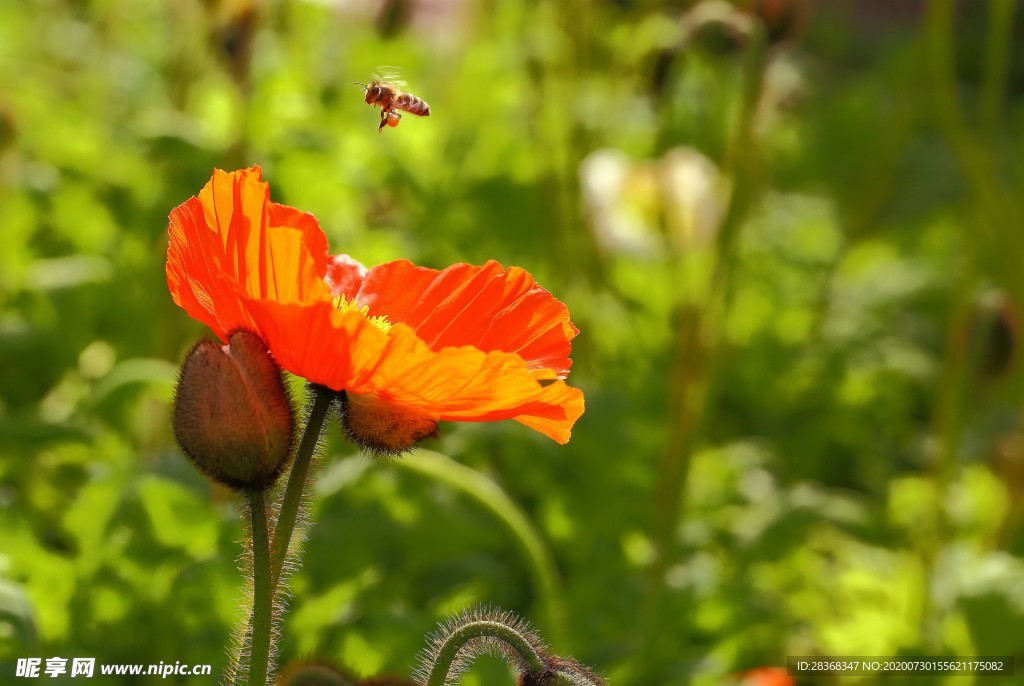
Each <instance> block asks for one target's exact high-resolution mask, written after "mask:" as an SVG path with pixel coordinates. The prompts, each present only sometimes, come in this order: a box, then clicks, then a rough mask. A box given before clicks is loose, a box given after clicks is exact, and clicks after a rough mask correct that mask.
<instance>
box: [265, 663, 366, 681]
mask: <svg viewBox="0 0 1024 686" xmlns="http://www.w3.org/2000/svg"><path fill="white" fill-rule="evenodd" d="M358 683H359V681H358V680H357V679H356V678H355V677H354V676H352V675H351V674H348V673H346V672H345V671H343V670H341V669H338V668H337V667H334V666H333V665H329V664H325V663H322V662H295V663H292V664H290V665H288V666H287V667H285V668H284V671H283V672H282V673H281V676H280V678H279V679H278V681H277V686H357V684H358Z"/></svg>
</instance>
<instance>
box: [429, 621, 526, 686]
mask: <svg viewBox="0 0 1024 686" xmlns="http://www.w3.org/2000/svg"><path fill="white" fill-rule="evenodd" d="M478 638H489V639H494V640H497V641H500V642H502V643H504V644H505V645H506V646H508V648H510V649H511V650H513V651H515V652H516V654H518V655H519V656H520V657H521V658H522V659H523V665H524V666H525V667H526V671H528V672H531V673H534V674H537V673H543V672H544V670H545V669H546V666H545V664H544V660H543V659H542V658H541V656H540V655H539V654H538V653H537V651H536V650H534V648H533V646H532V645H530V642H529V641H527V640H526V639H525V638H523V637H522V636H521V635H520V634H519V633H518V632H517V631H516V630H515V629H514V628H513V627H510V626H506V625H504V624H502V623H501V622H498V621H494V620H490V619H481V620H477V621H475V622H467V623H466V624H463V625H462V626H460V627H458V628H457V629H455V630H454V631H453V632H452V633H451V634H450V635H449V636H447V637H446V638H445V640H444V645H442V646H441V647H440V648H438V649H437V653H436V655H435V657H434V664H433V665H431V667H430V673H429V674H428V675H427V683H426V686H445V684H446V683H448V673H449V672H450V671H451V668H452V664H453V663H455V662H456V659H457V658H458V654H459V651H460V650H462V648H464V647H465V646H466V644H467V643H469V642H470V641H474V640H476V639H478Z"/></svg>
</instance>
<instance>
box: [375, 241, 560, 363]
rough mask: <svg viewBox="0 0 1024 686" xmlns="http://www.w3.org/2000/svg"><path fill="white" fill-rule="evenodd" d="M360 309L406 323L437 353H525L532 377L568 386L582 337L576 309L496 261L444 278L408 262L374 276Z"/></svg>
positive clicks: (459, 268) (454, 270)
mask: <svg viewBox="0 0 1024 686" xmlns="http://www.w3.org/2000/svg"><path fill="white" fill-rule="evenodd" d="M356 301H357V302H358V303H359V304H360V305H367V306H369V308H370V314H371V315H378V314H386V315H387V317H388V319H389V321H391V322H392V323H398V322H403V323H405V324H408V325H409V326H411V327H412V328H413V329H414V330H415V331H416V334H417V335H418V336H419V337H420V338H422V339H423V340H424V341H425V342H426V343H427V344H428V345H429V346H430V347H431V348H433V349H434V350H440V349H441V348H445V347H449V346H462V345H473V346H475V347H477V348H479V349H481V350H486V351H492V350H502V351H505V352H514V353H518V354H519V355H520V356H521V357H522V358H523V359H524V360H525V361H526V363H527V365H528V366H529V367H530V368H531V369H538V370H539V369H548V370H553V371H554V372H555V375H556V376H557V377H558V378H565V377H566V376H567V375H568V373H569V367H570V366H571V365H572V361H571V360H570V359H569V353H570V351H571V347H572V346H571V344H570V342H571V341H572V339H573V338H574V337H575V336H576V334H577V333H579V330H578V329H577V328H576V327H575V326H573V325H572V323H571V322H570V321H569V310H568V308H567V307H566V306H565V305H564V304H563V303H561V302H559V301H558V300H556V299H555V298H554V297H553V296H552V295H551V294H550V293H549V292H548V291H546V290H545V289H543V288H541V287H540V286H539V285H538V284H537V283H536V281H534V280H533V277H532V276H530V274H529V273H528V272H526V271H525V270H523V269H520V268H518V267H510V268H508V269H506V268H504V267H502V266H501V265H500V264H498V263H497V262H494V261H490V262H488V263H487V264H485V265H483V266H481V267H477V266H473V265H468V264H456V265H453V266H451V267H448V268H447V269H445V270H443V271H437V270H435V269H428V268H426V267H417V266H415V265H413V264H412V263H411V262H408V261H406V260H397V261H395V262H388V263H386V264H382V265H378V266H376V267H373V268H371V269H370V270H369V272H368V273H367V274H366V278H365V279H364V281H363V284H362V287H361V288H360V290H359V294H358V296H357V297H356Z"/></svg>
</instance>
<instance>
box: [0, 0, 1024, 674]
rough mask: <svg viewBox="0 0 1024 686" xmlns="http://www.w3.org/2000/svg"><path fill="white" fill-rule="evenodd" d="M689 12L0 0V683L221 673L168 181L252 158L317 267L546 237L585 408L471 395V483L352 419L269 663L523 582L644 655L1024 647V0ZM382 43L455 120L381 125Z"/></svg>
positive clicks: (380, 656) (602, 0)
mask: <svg viewBox="0 0 1024 686" xmlns="http://www.w3.org/2000/svg"><path fill="white" fill-rule="evenodd" d="M691 4H692V3H680V2H639V1H629V2H627V1H618V2H612V1H611V0H592V1H589V2H588V1H584V0H571V1H567V2H561V1H555V0H538V1H537V2H517V1H513V0H500V1H497V2H492V3H440V4H437V3H420V2H415V1H413V0H408V1H403V0H386V1H383V2H380V3H376V4H374V3H344V2H312V1H297V2H290V3H274V2H257V3H253V6H254V14H252V15H251V16H250V15H247V14H246V13H245V10H246V8H247V7H249V6H250V3H248V2H245V1H244V0H239V1H238V2H228V1H227V0H205V1H200V0H182V1H180V2H165V3H160V2H130V1H128V0H103V1H100V0H96V1H93V2H78V3H72V2H65V1H63V0H43V1H41V2H32V3H25V2H2V3H0V83H3V84H4V86H3V88H2V89H0V245H2V249H0V504H2V507H0V531H2V532H3V533H2V535H0V681H5V682H6V680H8V679H9V678H10V675H12V674H13V664H14V661H15V660H16V659H17V658H19V657H26V656H37V657H44V658H45V657H50V656H68V657H70V656H79V657H88V656H95V657H97V660H98V662H100V663H107V664H111V663H132V664H143V663H145V664H148V663H158V662H160V661H163V662H170V663H173V662H174V661H176V660H180V661H182V662H189V663H195V664H206V663H209V664H211V665H213V671H214V673H215V674H217V673H218V672H220V671H221V670H222V669H223V667H224V665H225V663H226V662H227V660H228V654H227V641H228V636H229V633H230V629H231V627H232V626H233V625H234V624H236V623H237V622H238V621H239V620H240V618H241V616H242V612H243V606H244V602H243V600H244V599H243V595H242V592H241V591H239V590H238V578H239V576H238V570H237V558H238V556H239V555H240V553H241V546H240V544H239V541H240V540H241V538H242V527H241V524H240V523H239V517H238V512H237V511H236V510H235V509H234V507H233V505H232V500H231V497H230V496H229V494H227V493H226V492H224V491H222V490H221V489H219V488H216V487H212V486H211V485H209V484H208V483H206V482H205V481H203V480H202V478H201V477H200V476H199V475H198V474H195V473H193V471H192V470H191V468H190V467H189V466H188V465H187V463H186V462H185V460H184V458H183V457H182V456H181V454H180V452H179V449H178V448H177V446H176V445H175V444H174V440H173V437H172V434H171V431H170V423H169V413H170V408H169V403H170V394H171V389H172V388H173V384H174V379H175V375H176V370H177V366H178V363H179V362H180V359H181V356H182V355H183V354H184V353H185V351H186V350H188V349H189V348H190V347H191V346H192V345H193V344H194V342H195V341H196V340H197V339H198V338H199V337H200V336H202V335H208V332H205V331H203V329H202V327H201V326H200V325H198V324H197V323H195V322H193V321H191V320H190V319H189V318H188V317H187V316H186V315H185V314H184V313H183V312H182V311H180V310H179V309H178V308H177V307H175V305H174V304H173V302H172V301H171V299H170V297H169V295H168V291H167V288H166V284H165V278H164V271H163V269H164V266H163V263H164V257H165V249H166V241H167V238H166V227H167V214H168V212H169V211H170V210H171V208H172V207H174V206H175V205H177V204H178V203H180V202H182V201H184V200H185V199H186V198H187V197H189V196H191V195H193V194H195V193H196V192H198V190H199V189H200V188H201V187H202V185H203V184H204V183H205V182H206V180H207V179H208V178H209V174H210V170H211V169H212V168H213V167H214V166H218V167H221V168H226V169H234V168H239V167H242V166H247V165H250V164H259V165H262V166H263V167H264V170H265V177H266V178H267V179H268V180H269V182H270V184H271V187H272V192H273V194H274V200H276V201H278V202H283V203H287V204H289V205H293V206H295V207H299V208H301V209H303V210H306V211H310V212H312V213H314V214H315V215H316V216H317V217H318V219H319V221H320V223H321V225H322V226H323V228H324V230H325V232H326V233H327V235H328V237H329V239H330V241H331V246H332V251H333V252H345V253H348V254H351V255H353V256H354V257H356V258H357V259H359V260H360V261H362V262H364V263H366V264H374V263H378V262H382V261H385V260H390V259H395V258H409V259H412V260H414V261H416V262H418V263H422V264H427V265H430V266H435V267H443V266H445V265H447V264H450V263H453V262H459V261H466V262H474V263H481V262H483V261H485V260H487V259H492V258H493V259H497V260H499V261H501V262H502V263H504V264H516V265H520V266H523V267H525V268H527V269H528V270H529V271H530V272H531V273H532V274H534V276H535V277H536V278H537V279H538V280H539V281H540V283H542V284H544V286H545V287H547V288H548V289H549V290H551V291H552V292H553V293H554V294H555V295H556V296H557V297H558V298H559V299H561V300H563V301H564V302H566V303H567V304H568V305H569V307H570V310H571V311H572V313H573V318H574V322H575V323H576V325H577V326H578V327H579V328H580V330H581V332H582V333H581V335H580V337H579V338H578V339H577V340H576V342H575V345H574V355H573V359H574V363H575V364H574V368H573V374H572V375H571V377H570V383H572V384H574V385H577V386H579V387H580V388H582V389H584V391H585V393H586V398H587V412H586V414H585V415H584V416H583V418H582V419H581V420H580V421H579V423H578V424H577V425H576V428H575V430H574V435H573V439H572V441H571V442H570V443H569V445H568V446H565V447H559V446H557V445H555V444H554V443H552V442H550V441H548V440H546V439H544V438H543V437H540V436H538V435H536V434H534V433H533V432H531V431H529V430H528V429H525V428H524V427H521V426H519V425H517V424H514V423H512V422H506V423H499V424H488V425H457V426H455V425H443V426H442V430H441V439H440V440H439V441H436V442H431V443H430V444H429V445H428V446H427V447H428V448H429V449H430V450H435V451H440V452H443V453H445V454H446V455H448V456H450V457H451V458H453V459H455V460H457V461H458V462H459V463H461V464H462V465H464V466H466V467H468V468H471V469H472V470H475V473H474V474H473V476H472V477H469V476H466V474H465V473H464V472H458V471H456V470H452V471H451V474H449V475H446V474H445V473H444V471H443V469H442V468H438V469H441V471H440V472H438V469H433V468H432V466H433V467H436V466H437V465H438V464H443V460H444V459H446V458H443V457H441V456H436V455H432V454H430V453H427V452H426V451H423V453H422V454H421V455H422V456H423V457H424V463H423V465H420V467H419V468H418V467H417V466H416V464H415V462H416V460H417V459H419V457H420V456H418V455H417V454H415V453H414V454H413V455H411V456H409V457H407V458H405V460H407V461H408V465H406V466H408V467H409V468H408V469H403V468H399V467H397V466H396V465H392V464H379V463H375V462H370V461H369V460H367V459H366V458H364V457H360V456H356V455H354V454H353V452H354V451H353V449H352V448H351V447H350V446H349V445H347V444H345V443H344V442H343V440H342V439H341V435H340V432H339V431H338V430H337V428H334V429H332V431H331V433H330V436H329V438H328V441H327V443H326V448H325V450H324V454H323V458H322V464H321V466H320V480H319V483H318V486H317V499H316V501H315V504H314V506H313V510H312V518H313V520H314V522H315V523H316V524H315V526H314V527H313V528H312V529H311V530H310V534H309V540H308V542H307V544H306V555H305V557H304V562H303V566H302V568H301V569H300V570H298V572H297V573H296V574H295V576H294V578H293V582H292V584H291V589H292V591H293V592H294V597H293V598H292V599H291V601H290V608H289V611H288V612H287V613H286V615H285V622H284V626H283V639H282V656H281V657H282V659H281V663H282V664H283V663H286V662H291V661H294V660H297V659H300V658H320V659H323V660H326V661H328V662H331V663H335V662H336V663H338V664H342V665H345V666H346V668H350V669H352V670H353V671H354V672H355V673H357V674H360V675H369V674H373V673H377V672H378V671H383V672H390V673H396V674H407V673H408V671H409V667H410V663H411V661H412V660H413V656H414V655H415V654H416V653H417V651H418V650H419V649H420V647H421V646H422V641H423V636H424V635H425V634H427V633H428V632H429V631H430V630H431V629H432V627H434V626H435V624H436V623H437V621H438V620H439V619H441V618H443V617H444V616H445V615H449V614H452V613H455V612H458V611H460V610H461V609H463V608H464V607H467V606H470V605H474V604H478V603H494V604H496V605H500V606H502V607H506V608H509V609H512V610H514V611H515V612H516V613H518V614H520V615H522V616H524V617H528V618H530V619H531V620H533V621H535V622H536V623H537V624H538V627H539V630H540V633H541V634H542V635H544V636H545V637H546V639H547V640H548V641H549V642H550V643H551V646H552V649H553V650H554V651H555V652H556V653H557V654H559V655H568V654H572V655H573V656H575V657H576V658H577V659H579V660H580V661H581V662H583V663H586V664H588V665H593V666H595V668H597V669H598V670H600V671H601V672H602V673H603V674H605V675H606V676H607V677H608V681H609V683H613V684H616V685H617V686H628V685H629V684H637V685H643V686H648V685H650V684H681V683H693V684H720V683H723V682H724V681H725V680H726V679H727V678H728V676H729V675H732V674H736V673H738V672H742V671H744V670H746V669H749V668H752V667H755V666H758V665H780V664H784V662H785V658H786V656H787V655H796V654H803V655H813V654H824V655H858V654H860V655H869V654H872V655H922V654H923V655H929V654H932V655H937V654H952V655H997V654H1001V655H1007V654H1013V655H1016V656H1017V660H1018V669H1020V668H1021V656H1022V655H1024V589H1022V586H1021V579H1022V578H1024V561H1022V558H1021V555H1022V551H1024V533H1022V531H1021V527H1020V523H1021V521H1022V519H1024V425H1022V414H1021V412H1022V409H1024V408H1022V400H1024V375H1022V373H1021V365H1020V364H1019V357H1020V351H1019V350H1018V347H1019V337H1020V330H1019V326H1020V318H1021V316H1022V315H1021V307H1022V303H1024V269H1022V268H1021V266H1022V265H1021V260H1022V259H1024V241H1022V239H1021V235H1022V234H1021V232H1020V226H1021V219H1022V217H1024V205H1022V203H1021V200H1020V197H1019V195H1020V194H1019V193H1018V192H1017V191H1018V190H1019V189H1020V188H1021V183H1022V181H1024V168H1022V167H1021V163H1020V160H1021V159H1024V155H1022V152H1024V149H1022V146H1024V136H1021V135H1020V133H1021V122H1022V121H1024V119H1022V117H1024V102H1022V101H1021V100H1020V98H1019V95H1018V94H1019V92H1020V89H1019V88H1016V87H1013V85H1014V84H1017V85H1019V84H1020V82H1021V78H1022V74H1024V72H1022V71H1021V68H1020V65H1021V64H1022V61H1021V60H1022V57H1024V52H1022V51H1021V49H1020V48H1021V46H1022V45H1024V34H1022V33H1021V31H1020V23H1021V22H1020V19H1021V17H1020V14H1021V13H1020V12H1018V13H1017V14H1016V15H1014V14H1013V12H1012V11H1007V9H1006V7H1007V3H1006V2H997V1H996V0H993V2H992V3H991V8H992V10H991V12H992V13H991V16H990V15H989V14H988V11H987V7H988V6H989V3H960V5H962V6H963V7H962V9H961V11H962V12H963V13H965V14H964V16H954V15H952V14H949V13H947V10H948V8H949V7H952V6H953V3H951V2H949V1H948V0H934V1H933V2H930V3H926V4H927V11H926V12H924V14H923V16H924V18H923V19H922V18H921V17H919V16H918V15H917V14H912V15H910V16H907V15H905V14H904V13H902V12H901V11H900V10H898V9H891V8H890V9H888V10H887V9H886V7H888V6H889V5H892V6H894V7H895V6H896V5H898V4H901V3H871V5H872V6H873V8H874V9H868V8H865V9H863V10H861V11H860V12H858V14H857V17H856V18H851V17H850V16H846V15H844V14H843V13H842V11H841V10H839V9H837V8H836V7H837V6H838V5H849V6H852V5H855V4H857V3H818V5H820V7H819V9H818V11H817V13H816V14H815V15H814V16H813V18H811V19H810V20H809V21H808V23H807V26H806V30H805V33H804V34H803V35H802V36H800V37H799V38H796V39H793V40H791V41H789V42H784V43H781V44H774V45H771V46H767V45H765V44H764V43H763V42H762V40H761V39H760V35H761V34H760V31H759V30H758V29H757V25H756V24H753V25H752V26H753V27H754V28H753V29H752V30H751V31H750V32H749V34H745V33H742V32H741V34H737V35H740V36H741V38H743V40H741V41H739V42H737V43H736V44H733V43H732V42H730V41H731V39H729V40H726V41H725V42H722V38H723V36H724V37H725V38H729V36H730V35H731V34H729V33H728V32H726V33H725V34H716V38H715V39H714V41H708V42H701V41H700V40H698V39H697V38H699V36H698V37H695V38H693V39H690V40H686V41H684V40H683V39H682V38H681V37H680V33H681V32H680V29H679V26H680V23H679V22H680V19H681V17H682V16H683V14H684V12H686V11H688V9H689V7H690V5H691ZM740 4H749V3H740ZM1011 4H1012V3H1011ZM371 6H376V7H377V9H376V10H372V9H370V8H371ZM431 8H432V9H431ZM951 11H952V10H950V12H951ZM886 12H892V14H891V15H890V14H886ZM959 20H963V23H962V24H957V26H958V30H957V32H956V33H955V34H954V32H953V30H952V24H953V23H954V22H956V21H959ZM961 27H963V30H961ZM883 29H884V30H883ZM744 36H745V37H744ZM951 36H952V37H951ZM954 38H955V40H954ZM709 46H711V47H713V48H714V49H709ZM381 64H388V65H396V66H399V67H401V68H402V69H403V71H404V74H403V76H404V79H405V80H406V81H407V82H408V89H409V90H410V91H411V92H413V93H415V94H417V95H419V96H421V97H423V98H424V99H426V100H427V101H428V102H429V103H430V105H431V109H432V114H431V116H430V117H429V118H427V119H418V118H415V117H412V116H406V117H404V118H403V119H402V123H401V125H400V126H399V127H397V128H394V129H390V128H389V129H387V130H385V131H384V132H383V134H382V135H380V136H378V135H377V133H376V126H377V114H376V113H375V111H372V110H370V109H369V108H367V107H366V105H365V104H364V103H363V102H362V100H361V97H360V93H359V90H358V88H357V87H356V86H353V85H351V82H352V81H364V80H366V79H367V78H369V76H370V74H371V73H373V72H374V71H375V70H376V69H377V65H381ZM683 149H685V151H684V152H685V154H683V155H680V151H681V150H683ZM608 150H611V151H616V152H615V154H613V155H612V156H610V157H609V156H606V157H605V158H603V159H604V162H602V158H601V157H600V156H599V155H598V156H597V157H595V156H594V153H595V152H596V151H608ZM691 153H699V156H695V155H693V154H691ZM698 159H699V160H704V161H705V162H706V163H707V164H704V166H703V167H702V166H700V165H699V164H697V163H696V162H695V160H698ZM592 163H593V164H592ZM598 163H602V164H605V166H604V167H601V168H602V169H604V170H605V173H606V175H605V176H594V175H592V172H591V171H587V170H593V169H595V168H597V164H598ZM708 165H710V167H709V166H708ZM708 168H710V169H712V170H714V174H709V173H708V172H706V171H703V172H702V171H700V169H705V170H706V169H708ZM609 179H612V180H611V181H609ZM615 179H618V181H615ZM591 184H593V185H591ZM601 184H604V185H601ZM595 189H596V190H595ZM591 190H593V192H591ZM992 303H996V304H995V305H993V304H992ZM992 341H1002V343H1001V345H1002V346H1003V348H1004V349H1005V350H1004V353H1005V354H1002V355H1000V356H995V357H993V355H994V353H993V350H995V349H996V348H994V347H993V346H992ZM1006 350H1008V351H1009V352H1006ZM463 477H465V478H463ZM495 493H497V494H500V497H499V496H494V494H495ZM492 496H494V497H492ZM538 546H539V547H538ZM549 567H550V568H553V569H554V573H551V572H550V569H549ZM213 681H214V680H213V679H212V678H210V677H170V678H168V679H158V678H152V677H150V681H148V682H140V683H183V684H208V683H213ZM513 681H514V677H513V676H511V674H510V673H509V672H508V670H507V669H506V667H505V666H504V665H503V664H502V663H500V662H499V661H497V660H493V661H489V660H487V659H484V660H480V661H479V662H478V663H475V664H474V666H473V669H472V670H471V671H470V672H469V673H468V674H467V675H466V677H465V678H464V680H463V683H465V684H468V685H470V686H472V685H479V684H483V683H488V684H491V683H493V684H503V683H509V684H511V683H513ZM869 682H870V681H869V680H863V681H860V682H857V681H856V680H855V679H852V678H851V679H850V680H849V682H847V681H845V680H844V681H843V683H869ZM947 682H948V683H964V682H961V681H953V680H946V681H943V680H942V679H940V678H938V677H936V680H935V681H934V682H933V683H947ZM124 683H128V682H127V681H125V682H124ZM820 683H837V682H835V681H822V682H820ZM877 683H883V682H882V681H879V682H877ZM915 683H917V682H915ZM920 683H925V682H920ZM985 683H986V684H993V686H995V685H996V684H998V683H1002V682H1000V680H999V679H998V678H992V679H988V680H986V681H985ZM1006 683H1008V682H1006Z"/></svg>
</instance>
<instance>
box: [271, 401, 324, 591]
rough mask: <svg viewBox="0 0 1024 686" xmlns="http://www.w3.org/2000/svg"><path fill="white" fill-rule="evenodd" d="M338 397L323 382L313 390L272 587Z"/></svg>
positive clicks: (281, 522)
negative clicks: (333, 405)
mask: <svg viewBox="0 0 1024 686" xmlns="http://www.w3.org/2000/svg"><path fill="white" fill-rule="evenodd" d="M334 397H335V395H334V392H333V391H331V390H330V389H329V388H325V387H323V386H317V387H316V388H315V390H314V392H313V405H312V407H311V408H310V410H309V418H308V419H307V421H306V428H305V429H304V430H303V432H302V440H301V441H300V442H299V449H298V452H297V453H296V454H295V462H293V463H292V468H291V472H290V473H289V475H288V485H287V486H286V487H285V490H284V496H283V497H282V499H281V510H280V512H279V513H278V515H277V526H276V527H274V542H273V545H272V546H271V555H272V557H271V563H270V575H271V588H272V589H274V590H276V589H277V585H278V582H279V581H280V579H281V568H282V567H283V566H284V562H285V559H286V558H287V557H288V546H289V545H290V544H291V540H292V534H293V532H294V531H295V522H296V520H297V519H298V516H299V508H300V506H301V505H302V495H303V492H304V491H305V489H306V479H307V477H308V475H309V465H310V463H311V462H312V460H313V453H314V452H315V451H316V444H317V442H318V441H319V440H320V432H321V430H322V429H323V425H324V419H326V418H327V412H328V411H329V410H330V409H331V403H332V402H334Z"/></svg>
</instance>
